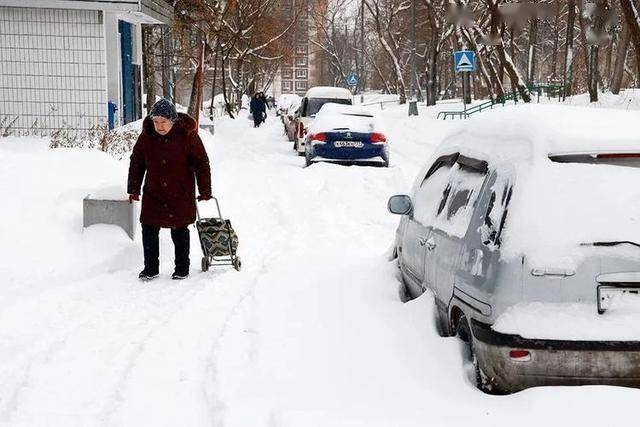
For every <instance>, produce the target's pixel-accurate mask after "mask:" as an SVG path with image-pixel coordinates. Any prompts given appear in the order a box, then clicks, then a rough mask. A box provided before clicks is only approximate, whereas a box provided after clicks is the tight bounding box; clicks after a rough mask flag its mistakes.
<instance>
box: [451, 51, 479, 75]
mask: <svg viewBox="0 0 640 427" xmlns="http://www.w3.org/2000/svg"><path fill="white" fill-rule="evenodd" d="M453 62H454V64H455V66H456V73H459V72H462V71H475V70H476V53H475V52H474V51H472V50H459V51H456V52H453Z"/></svg>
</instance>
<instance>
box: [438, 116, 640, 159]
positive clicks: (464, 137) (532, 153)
mask: <svg viewBox="0 0 640 427" xmlns="http://www.w3.org/2000/svg"><path fill="white" fill-rule="evenodd" d="M635 123H640V112H638V111H621V110H605V109H596V108H585V107H566V106H550V105H518V106H512V107H505V108H501V109H496V110H493V111H491V112H489V113H487V114H478V115H477V116H474V117H472V118H470V119H469V120H467V121H465V122H464V124H463V125H461V126H460V127H459V128H458V130H457V131H456V132H454V133H453V134H451V135H450V136H449V137H447V138H445V140H444V141H443V143H442V145H441V146H440V150H441V151H446V150H447V149H448V150H450V149H451V148H452V147H455V148H460V149H462V150H463V151H465V152H466V153H467V154H468V155H472V154H473V153H477V154H478V156H479V157H486V159H487V160H494V162H495V161H496V160H509V161H513V160H516V159H523V158H532V157H536V158H538V159H544V158H547V157H548V155H549V154H556V153H572V152H616V151H633V150H636V151H637V150H640V135H637V134H636V132H635V127H636V126H635Z"/></svg>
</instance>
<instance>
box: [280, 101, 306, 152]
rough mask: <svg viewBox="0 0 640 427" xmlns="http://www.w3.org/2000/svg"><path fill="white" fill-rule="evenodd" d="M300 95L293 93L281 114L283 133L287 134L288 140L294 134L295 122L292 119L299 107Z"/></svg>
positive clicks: (290, 139)
mask: <svg viewBox="0 0 640 427" xmlns="http://www.w3.org/2000/svg"><path fill="white" fill-rule="evenodd" d="M301 102H302V97H300V96H298V95H294V96H292V97H291V98H289V104H288V105H287V107H286V109H284V112H283V114H282V116H281V119H282V124H283V126H284V133H285V134H287V138H288V139H289V141H293V140H294V137H295V134H296V123H295V120H294V117H295V114H296V111H298V108H300V103H301Z"/></svg>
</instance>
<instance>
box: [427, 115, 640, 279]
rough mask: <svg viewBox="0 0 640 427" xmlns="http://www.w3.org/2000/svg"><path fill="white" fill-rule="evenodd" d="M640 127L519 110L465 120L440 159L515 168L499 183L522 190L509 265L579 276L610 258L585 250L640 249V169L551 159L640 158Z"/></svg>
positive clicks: (638, 119) (626, 252)
mask: <svg viewBox="0 0 640 427" xmlns="http://www.w3.org/2000/svg"><path fill="white" fill-rule="evenodd" d="M636 123H640V113H639V112H630V111H619V110H601V109H593V108H582V107H556V106H538V105H530V106H515V107H510V108H505V109H500V110H494V111H491V112H488V113H483V114H479V115H477V116H476V117H474V118H473V119H471V120H467V121H464V122H463V123H461V124H460V127H459V128H458V130H457V131H455V132H454V133H453V134H452V135H450V136H448V137H446V138H445V140H444V141H443V143H442V144H441V145H440V146H439V147H438V149H437V150H436V153H437V154H436V156H437V155H439V154H450V153H454V152H459V153H461V154H464V155H466V156H470V157H476V158H479V159H482V160H486V161H487V162H488V163H489V168H490V169H498V170H502V171H504V170H505V169H509V172H508V173H502V174H501V179H500V180H499V183H498V184H497V185H506V182H507V181H509V180H511V181H513V183H515V184H514V191H513V197H512V200H511V203H510V205H509V214H508V217H507V223H506V228H505V232H504V233H503V236H504V240H503V244H502V247H501V257H502V258H503V259H513V258H517V257H520V256H522V255H525V256H526V257H527V259H528V260H529V262H530V263H531V264H532V265H535V266H539V267H543V268H544V267H559V268H570V269H575V268H577V266H578V265H579V263H580V262H581V261H582V260H584V259H585V258H586V257H589V256H596V257H597V256H600V255H602V254H603V253H604V250H603V249H594V248H589V247H584V246H581V243H589V242H597V241H619V240H631V241H635V242H640V186H639V185H638V184H637V183H638V182H640V168H634V167H624V166H614V165H607V164H579V163H556V162H553V161H551V160H550V159H549V154H551V153H560V152H563V153H566V152H618V151H632V152H640V137H639V136H637V135H636V130H635V124H636ZM432 161H433V159H431V162H432ZM431 162H430V163H431ZM430 166H431V164H426V165H425V167H424V169H423V171H422V172H421V175H420V176H419V177H418V180H417V181H416V183H417V184H416V185H419V182H418V181H420V180H421V179H422V178H424V176H425V173H426V170H428V168H429V167H430ZM627 246H628V245H627ZM613 251H615V252H616V256H629V257H637V256H639V253H640V252H639V251H640V250H639V249H638V248H635V247H633V248H630V247H616V248H615V249H613Z"/></svg>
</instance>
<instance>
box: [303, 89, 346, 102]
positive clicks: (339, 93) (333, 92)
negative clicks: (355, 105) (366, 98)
mask: <svg viewBox="0 0 640 427" xmlns="http://www.w3.org/2000/svg"><path fill="white" fill-rule="evenodd" d="M305 98H331V99H352V98H353V95H351V91H349V90H348V89H345V88H342V87H333V86H316V87H312V88H311V89H309V90H308V91H307V93H306V94H305Z"/></svg>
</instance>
